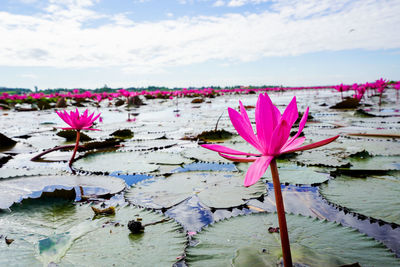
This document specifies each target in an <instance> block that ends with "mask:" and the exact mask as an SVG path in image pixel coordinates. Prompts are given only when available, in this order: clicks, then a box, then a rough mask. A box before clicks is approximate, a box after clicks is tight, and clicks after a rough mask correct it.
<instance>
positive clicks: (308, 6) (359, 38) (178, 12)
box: [0, 0, 400, 88]
mask: <svg viewBox="0 0 400 267" xmlns="http://www.w3.org/2000/svg"><path fill="white" fill-rule="evenodd" d="M399 14H400V1H398V0H388V1H385V0H381V1H380V0H376V1H370V0H315V1H313V0H0V86H7V87H25V88H33V87H34V86H35V85H36V86H38V87H39V88H57V87H68V88H74V87H81V88H96V87H102V86H103V85H104V84H107V85H108V86H110V87H130V86H147V85H165V86H169V87H175V86H177V87H188V86H209V85H222V86H225V85H249V84H252V85H264V84H273V85H280V84H282V85H324V84H338V83H341V82H344V83H353V82H366V81H374V80H376V79H378V78H380V77H383V78H387V79H392V80H400V34H399V33H400V30H399V27H400V26H399V25H400V15H399Z"/></svg>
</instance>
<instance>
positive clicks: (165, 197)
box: [126, 172, 266, 209]
mask: <svg viewBox="0 0 400 267" xmlns="http://www.w3.org/2000/svg"><path fill="white" fill-rule="evenodd" d="M243 179H244V177H243V175H241V174H235V173H228V172H218V173H214V172H212V173H203V172H185V173H176V174H172V175H171V176H169V177H167V178H153V179H149V180H146V181H143V182H141V183H138V184H136V185H134V186H133V187H132V188H131V189H129V190H128V192H127V193H126V198H127V199H128V201H129V202H131V203H133V204H136V205H140V206H145V207H150V208H156V209H161V208H169V207H171V206H174V205H176V204H178V203H180V202H182V201H183V200H185V199H187V198H188V197H190V196H192V195H194V194H197V195H198V196H199V198H200V200H201V201H202V202H203V203H204V204H206V205H207V206H209V207H213V208H230V207H234V206H240V205H242V204H244V203H245V202H246V201H245V200H247V199H251V198H257V197H260V196H261V195H263V194H265V193H266V189H265V185H264V184H263V183H262V182H261V181H260V182H258V183H257V184H256V185H254V186H251V187H244V186H243ZM177 185H178V186H177Z"/></svg>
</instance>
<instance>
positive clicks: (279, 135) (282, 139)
mask: <svg viewBox="0 0 400 267" xmlns="http://www.w3.org/2000/svg"><path fill="white" fill-rule="evenodd" d="M289 135H290V127H289V125H288V123H287V122H286V121H285V120H283V119H282V120H281V121H280V122H279V124H278V126H276V128H275V130H274V132H273V133H272V137H271V142H270V145H269V148H268V155H278V154H279V151H280V150H281V148H282V147H283V145H284V144H285V143H286V142H287V140H288V138H289Z"/></svg>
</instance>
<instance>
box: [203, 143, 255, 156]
mask: <svg viewBox="0 0 400 267" xmlns="http://www.w3.org/2000/svg"><path fill="white" fill-rule="evenodd" d="M201 147H204V148H207V149H209V150H212V151H216V152H218V153H224V154H230V155H246V156H261V154H254V153H246V152H242V151H239V150H235V149H232V148H229V147H226V146H221V145H208V144H206V145H201Z"/></svg>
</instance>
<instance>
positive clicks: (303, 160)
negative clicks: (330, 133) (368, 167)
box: [293, 149, 349, 167]
mask: <svg viewBox="0 0 400 267" xmlns="http://www.w3.org/2000/svg"><path fill="white" fill-rule="evenodd" d="M293 160H294V161H296V162H298V163H300V164H302V165H306V166H320V167H347V166H349V161H348V160H347V159H343V158H342V156H341V155H340V153H339V152H338V151H331V150H328V149H324V150H318V149H315V150H309V151H302V152H301V154H300V155H297V156H296V158H294V159H293Z"/></svg>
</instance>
